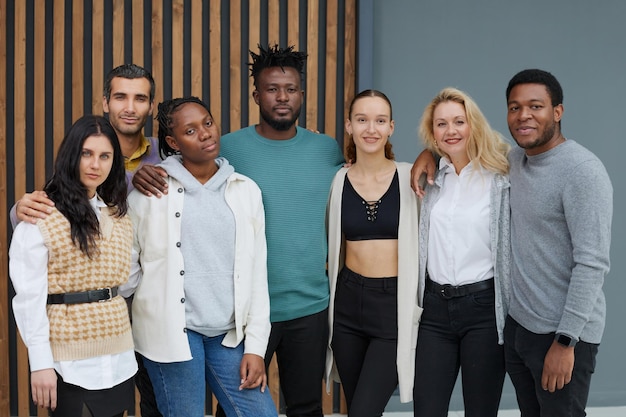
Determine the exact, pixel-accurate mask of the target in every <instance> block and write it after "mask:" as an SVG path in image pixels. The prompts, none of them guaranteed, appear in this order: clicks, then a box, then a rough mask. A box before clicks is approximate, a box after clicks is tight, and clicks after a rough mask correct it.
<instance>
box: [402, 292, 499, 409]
mask: <svg viewBox="0 0 626 417" xmlns="http://www.w3.org/2000/svg"><path fill="white" fill-rule="evenodd" d="M494 304H495V294H494V290H493V289H487V290H482V291H477V292H474V293H471V294H468V295H465V296H462V297H456V298H450V299H446V298H445V297H443V296H442V294H440V293H437V292H431V291H429V290H426V292H425V294H424V312H423V313H422V318H421V321H420V327H419V332H418V336H417V350H416V356H415V384H414V387H413V411H414V415H415V417H446V416H447V415H448V406H449V404H450V396H451V395H452V390H453V388H454V384H455V382H456V379H457V376H458V373H459V369H461V378H462V383H463V403H464V405H465V416H466V417H488V416H492V417H495V416H497V415H498V406H499V404H500V396H501V395H502V386H503V384H504V376H505V372H504V348H503V347H502V346H501V345H499V344H498V333H497V330H496V317H495V308H494Z"/></svg>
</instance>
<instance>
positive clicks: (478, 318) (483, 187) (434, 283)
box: [413, 88, 510, 417]
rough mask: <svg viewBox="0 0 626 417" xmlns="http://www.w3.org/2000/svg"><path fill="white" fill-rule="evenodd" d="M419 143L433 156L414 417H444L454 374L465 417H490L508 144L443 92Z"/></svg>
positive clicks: (501, 291)
mask: <svg viewBox="0 0 626 417" xmlns="http://www.w3.org/2000/svg"><path fill="white" fill-rule="evenodd" d="M420 135H421V136H422V138H423V141H424V143H425V146H426V147H427V148H428V149H430V150H431V151H433V152H436V153H437V154H439V155H440V156H441V160H440V162H439V170H438V172H437V174H436V176H435V182H434V184H433V185H429V186H427V187H426V196H425V197H424V199H423V201H422V209H421V217H420V226H419V235H420V239H419V244H420V252H419V257H420V286H419V288H420V293H419V299H420V305H422V306H423V308H424V311H423V314H422V318H421V323H420V328H419V333H418V339H417V352H416V365H415V384H414V388H413V397H414V399H413V407H414V414H415V416H419V417H445V416H447V415H448V406H449V403H450V396H451V394H452V390H453V388H454V385H455V382H456V379H457V375H458V373H459V369H460V368H462V382H463V398H464V403H465V416H466V417H489V416H494V417H495V416H496V415H497V411H498V405H499V403H500V396H501V394H502V385H503V382H504V375H505V370H504V351H503V347H502V343H503V334H502V330H503V327H504V318H505V317H506V311H507V305H508V294H509V269H510V265H509V263H510V238H509V182H508V177H507V173H508V161H507V153H508V150H509V145H508V144H507V143H506V142H505V141H504V139H503V138H502V136H501V135H500V134H499V133H498V132H496V131H495V130H493V129H491V127H490V126H489V123H488V122H487V120H486V119H485V117H484V116H483V114H482V113H481V111H480V109H479V108H478V106H477V105H476V104H475V102H474V101H473V100H472V99H471V97H469V96H468V95H467V94H466V93H464V92H462V91H460V90H457V89H454V88H445V89H443V90H442V91H441V92H440V93H439V94H437V96H435V98H434V99H433V100H432V101H431V103H430V104H429V105H428V106H427V107H426V109H425V110H424V114H423V117H422V121H421V124H420Z"/></svg>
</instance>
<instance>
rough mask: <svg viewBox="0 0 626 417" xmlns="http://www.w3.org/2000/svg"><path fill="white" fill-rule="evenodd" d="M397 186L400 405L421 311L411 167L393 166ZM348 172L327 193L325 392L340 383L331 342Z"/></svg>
mask: <svg viewBox="0 0 626 417" xmlns="http://www.w3.org/2000/svg"><path fill="white" fill-rule="evenodd" d="M396 168H397V170H398V180H399V183H400V222H399V226H398V350H397V358H396V364H397V368H398V381H399V387H400V401H401V402H410V401H412V400H413V377H414V375H415V346H416V345H417V328H418V325H419V319H420V317H421V315H422V308H421V307H420V306H418V305H417V293H418V272H419V256H418V224H419V200H418V198H417V196H416V195H415V193H414V192H413V190H412V189H411V186H410V183H411V165H410V164H408V163H406V162H396ZM347 172H348V168H342V169H340V170H339V172H337V174H336V175H335V178H334V180H333V183H332V186H331V189H330V198H329V202H328V213H327V222H328V277H329V279H330V305H329V308H328V320H329V325H330V331H329V335H328V346H327V349H326V390H327V391H330V387H331V382H332V381H331V380H332V379H334V380H335V381H337V382H339V375H338V373H337V370H336V367H335V364H334V360H333V351H332V348H331V341H332V338H333V318H334V303H335V288H336V285H337V275H338V274H339V271H340V270H341V268H342V267H343V263H344V256H345V253H344V249H345V247H344V245H345V239H344V236H343V235H342V233H341V198H342V192H343V183H344V180H345V177H346V173H347Z"/></svg>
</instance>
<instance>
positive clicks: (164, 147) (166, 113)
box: [156, 96, 213, 158]
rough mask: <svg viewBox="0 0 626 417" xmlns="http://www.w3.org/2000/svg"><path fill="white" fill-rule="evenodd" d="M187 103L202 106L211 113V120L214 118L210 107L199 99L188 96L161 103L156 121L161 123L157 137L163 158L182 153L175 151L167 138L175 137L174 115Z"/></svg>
mask: <svg viewBox="0 0 626 417" xmlns="http://www.w3.org/2000/svg"><path fill="white" fill-rule="evenodd" d="M187 103H196V104H199V105H201V106H202V107H204V108H205V109H206V111H208V112H209V115H210V116H211V118H213V115H212V114H211V110H209V106H207V105H206V103H205V102H204V101H202V100H200V99H199V98H198V97H193V96H188V97H180V98H173V99H170V100H165V101H163V102H162V103H159V106H158V112H157V116H156V119H157V121H158V122H159V132H158V134H157V136H158V138H159V153H160V154H161V157H162V158H166V157H168V156H170V155H176V154H179V153H180V152H178V151H177V150H175V149H173V148H172V147H171V146H170V145H169V143H167V140H166V139H165V138H166V137H168V136H174V135H173V132H172V115H173V114H174V113H176V111H178V109H179V107H180V106H182V105H183V104H187Z"/></svg>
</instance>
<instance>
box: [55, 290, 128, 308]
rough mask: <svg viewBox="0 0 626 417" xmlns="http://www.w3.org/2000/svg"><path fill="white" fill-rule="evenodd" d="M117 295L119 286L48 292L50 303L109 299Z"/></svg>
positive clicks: (90, 301) (92, 301)
mask: <svg viewBox="0 0 626 417" xmlns="http://www.w3.org/2000/svg"><path fill="white" fill-rule="evenodd" d="M116 296H117V287H112V288H100V289H97V290H91V291H82V292H66V293H63V294H48V304H80V303H95V302H96V301H98V302H104V301H109V300H111V299H112V298H113V297H116Z"/></svg>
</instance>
